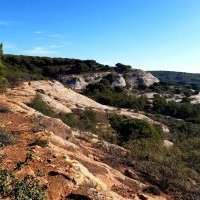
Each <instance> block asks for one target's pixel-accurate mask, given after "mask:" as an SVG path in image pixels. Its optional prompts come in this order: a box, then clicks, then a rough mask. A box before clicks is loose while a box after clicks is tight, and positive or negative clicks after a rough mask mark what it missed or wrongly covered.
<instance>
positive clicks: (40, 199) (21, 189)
mask: <svg viewBox="0 0 200 200" xmlns="http://www.w3.org/2000/svg"><path fill="white" fill-rule="evenodd" d="M13 193H14V195H13V196H14V198H15V199H16V200H30V199H31V200H44V199H45V193H44V190H43V189H42V188H41V187H40V185H39V183H38V182H37V181H36V180H35V179H34V177H32V176H27V177H25V178H24V179H23V180H21V181H17V183H16V184H15V188H14V191H13Z"/></svg>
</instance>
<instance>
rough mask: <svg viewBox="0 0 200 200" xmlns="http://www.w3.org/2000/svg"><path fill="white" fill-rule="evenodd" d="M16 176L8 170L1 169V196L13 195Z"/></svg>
mask: <svg viewBox="0 0 200 200" xmlns="http://www.w3.org/2000/svg"><path fill="white" fill-rule="evenodd" d="M13 180H14V177H13V176H12V175H11V173H9V172H8V171H6V170H0V197H8V196H9V195H11V192H12V188H13Z"/></svg>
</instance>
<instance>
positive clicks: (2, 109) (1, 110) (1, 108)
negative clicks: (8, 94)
mask: <svg viewBox="0 0 200 200" xmlns="http://www.w3.org/2000/svg"><path fill="white" fill-rule="evenodd" d="M8 112H10V109H9V108H8V107H6V106H3V105H0V113H8Z"/></svg>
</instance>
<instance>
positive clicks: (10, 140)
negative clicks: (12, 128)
mask: <svg viewBox="0 0 200 200" xmlns="http://www.w3.org/2000/svg"><path fill="white" fill-rule="evenodd" d="M15 141H16V137H14V136H13V135H12V134H10V133H7V132H5V131H4V130H0V147H4V146H8V145H12V144H14V143H15Z"/></svg>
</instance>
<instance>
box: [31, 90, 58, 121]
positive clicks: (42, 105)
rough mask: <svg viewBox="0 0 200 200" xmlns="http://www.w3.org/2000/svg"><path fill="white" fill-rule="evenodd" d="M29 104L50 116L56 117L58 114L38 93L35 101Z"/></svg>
mask: <svg viewBox="0 0 200 200" xmlns="http://www.w3.org/2000/svg"><path fill="white" fill-rule="evenodd" d="M28 106H30V107H31V108H33V109H35V110H37V111H39V112H41V113H42V114H44V115H47V116H49V117H55V115H56V114H55V112H53V111H52V110H51V108H50V107H49V105H48V104H47V103H45V102H44V101H43V100H42V97H41V96H40V95H39V94H38V95H36V97H35V98H34V99H33V101H32V102H31V103H30V104H28Z"/></svg>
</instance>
